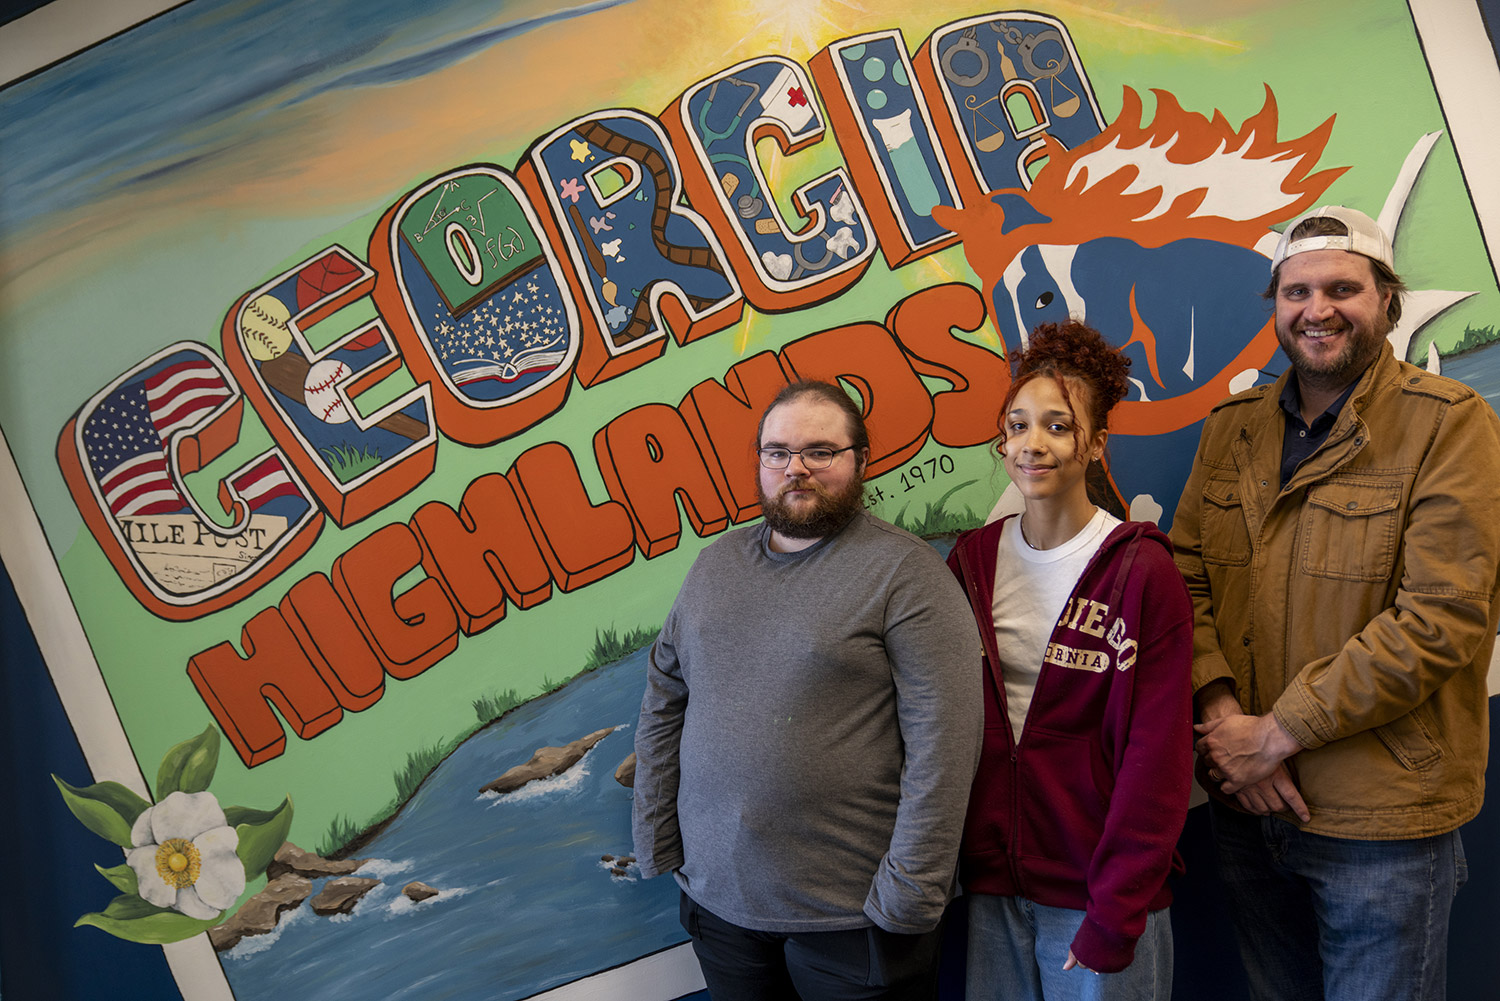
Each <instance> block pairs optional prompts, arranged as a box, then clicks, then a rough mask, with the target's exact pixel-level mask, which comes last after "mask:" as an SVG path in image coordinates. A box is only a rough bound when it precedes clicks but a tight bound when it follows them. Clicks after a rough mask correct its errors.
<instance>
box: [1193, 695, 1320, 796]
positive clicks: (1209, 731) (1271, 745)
mask: <svg viewBox="0 0 1500 1001" xmlns="http://www.w3.org/2000/svg"><path fill="white" fill-rule="evenodd" d="M1193 729H1194V730H1196V731H1197V732H1198V733H1200V734H1202V736H1201V737H1200V739H1199V740H1198V743H1197V744H1196V745H1194V749H1195V750H1197V752H1198V753H1199V754H1201V755H1202V756H1203V757H1204V758H1206V759H1207V761H1208V763H1209V766H1210V769H1211V771H1213V772H1216V773H1218V774H1219V775H1222V776H1224V784H1223V786H1222V788H1223V790H1224V791H1225V792H1227V793H1236V792H1239V791H1240V790H1241V789H1244V788H1246V787H1249V786H1253V785H1256V784H1257V783H1260V782H1262V780H1265V779H1269V778H1271V777H1272V776H1273V774H1275V773H1276V772H1277V771H1278V769H1279V770H1280V771H1281V772H1282V773H1283V775H1285V773H1286V769H1285V767H1284V766H1283V765H1282V764H1281V763H1282V762H1283V761H1285V760H1286V759H1287V758H1289V757H1291V756H1292V755H1294V754H1296V753H1297V752H1298V751H1300V750H1302V745H1301V744H1299V743H1297V741H1296V740H1295V739H1293V737H1292V735H1291V734H1289V733H1287V732H1286V730H1285V729H1283V728H1282V726H1281V724H1280V723H1278V722H1276V717H1275V716H1274V715H1273V714H1271V713H1267V714H1266V715H1264V716H1246V715H1244V714H1235V715H1229V716H1220V717H1218V718H1217V719H1211V720H1209V721H1208V722H1206V723H1199V724H1198V725H1197V726H1195V727H1193ZM1285 778H1286V781H1285V782H1283V783H1280V784H1278V783H1274V782H1273V783H1272V786H1271V790H1270V791H1274V792H1275V794H1276V797H1277V798H1279V799H1281V800H1283V801H1284V800H1285V799H1286V797H1285V794H1284V790H1285V789H1286V788H1291V789H1292V790H1293V791H1295V788H1296V787H1295V786H1293V785H1291V777H1290V775H1285ZM1266 801H1267V803H1268V804H1269V803H1270V802H1273V800H1272V798H1271V797H1270V796H1269V795H1268V796H1267V797H1266Z"/></svg>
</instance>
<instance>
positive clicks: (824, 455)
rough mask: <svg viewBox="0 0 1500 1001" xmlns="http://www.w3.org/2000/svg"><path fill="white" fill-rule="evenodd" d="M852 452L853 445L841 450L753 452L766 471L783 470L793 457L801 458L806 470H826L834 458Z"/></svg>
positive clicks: (767, 449)
mask: <svg viewBox="0 0 1500 1001" xmlns="http://www.w3.org/2000/svg"><path fill="white" fill-rule="evenodd" d="M853 450H854V446H853V445H845V446H844V447H843V448H823V447H822V446H819V447H817V448H757V449H756V450H755V451H756V452H758V453H759V454H760V464H761V465H762V466H765V467H766V468H767V469H785V468H786V467H787V466H788V465H790V464H791V461H792V456H794V455H800V456H802V465H804V466H806V467H807V468H808V469H827V468H828V467H829V466H831V465H833V457H834V456H836V455H838V454H839V453H840V452H851V451H853Z"/></svg>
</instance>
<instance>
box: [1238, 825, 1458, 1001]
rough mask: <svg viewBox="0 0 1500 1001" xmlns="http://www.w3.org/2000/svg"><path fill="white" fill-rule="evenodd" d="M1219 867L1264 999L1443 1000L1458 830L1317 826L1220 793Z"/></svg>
mask: <svg viewBox="0 0 1500 1001" xmlns="http://www.w3.org/2000/svg"><path fill="white" fill-rule="evenodd" d="M1209 809H1210V810H1211V811H1212V813H1211V815H1210V816H1211V819H1212V821H1213V832H1214V842H1215V844H1216V846H1217V849H1218V856H1219V877H1220V879H1222V880H1223V882H1224V886H1225V888H1226V890H1227V891H1228V894H1229V903H1230V910H1231V916H1232V917H1233V919H1234V925H1235V931H1236V933H1237V935H1238V938H1239V943H1240V956H1241V958H1242V959H1243V960H1244V963H1245V971H1246V973H1247V974H1248V975H1249V979H1250V996H1251V997H1252V998H1255V999H1256V1001H1443V998H1444V997H1445V996H1446V993H1447V966H1448V912H1449V910H1450V909H1451V908H1452V906H1453V895H1454V894H1455V893H1457V892H1458V888H1459V887H1461V886H1463V884H1464V880H1465V879H1466V878H1467V876H1468V867H1467V864H1466V862H1465V861H1464V849H1463V843H1462V841H1460V840H1459V836H1458V832H1457V831H1451V832H1449V833H1447V834H1440V835H1437V836H1435V837H1430V838H1416V839H1413V840H1410V841H1353V840H1348V839H1345V838H1329V837H1324V836H1321V835H1317V834H1307V833H1305V832H1304V831H1302V830H1300V829H1299V828H1298V827H1297V826H1296V825H1294V824H1290V823H1288V822H1286V821H1285V820H1282V819H1280V818H1279V817H1255V816H1251V815H1249V814H1246V813H1240V812H1238V811H1236V810H1231V809H1229V808H1228V807H1226V806H1223V805H1221V804H1219V803H1210V806H1209Z"/></svg>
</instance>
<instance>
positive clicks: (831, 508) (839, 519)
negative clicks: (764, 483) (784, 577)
mask: <svg viewBox="0 0 1500 1001" xmlns="http://www.w3.org/2000/svg"><path fill="white" fill-rule="evenodd" d="M788 490H811V491H813V492H814V493H816V494H817V495H818V496H817V500H816V501H815V502H814V503H813V504H811V505H808V506H803V507H800V508H798V509H796V510H794V509H793V508H792V507H791V505H789V504H788V503H787V502H786V501H785V500H783V499H782V495H783V494H784V493H785V492H786V491H788ZM756 492H757V493H759V494H760V508H761V513H762V514H764V515H765V518H766V524H767V525H770V526H771V529H772V530H773V531H775V532H778V533H780V534H781V535H784V536H786V537H787V538H788V539H821V538H823V537H824V536H825V535H829V534H831V533H833V532H836V531H838V530H839V529H840V528H843V527H844V523H845V522H847V521H848V520H849V519H850V518H852V517H853V516H854V513H855V512H856V511H858V510H859V509H860V508H861V507H863V506H864V503H865V481H864V479H863V478H862V477H860V476H857V475H856V476H854V477H852V478H851V479H850V480H849V482H848V483H847V484H846V485H845V486H843V487H841V488H839V489H838V490H829V489H827V488H826V487H824V486H823V484H821V483H819V482H818V481H817V480H815V479H812V478H811V477H808V478H806V479H800V480H793V481H791V482H789V483H785V484H782V485H781V486H780V487H778V488H777V491H776V496H775V497H767V496H766V491H765V489H764V488H763V487H761V485H760V483H759V482H758V481H757V483H756Z"/></svg>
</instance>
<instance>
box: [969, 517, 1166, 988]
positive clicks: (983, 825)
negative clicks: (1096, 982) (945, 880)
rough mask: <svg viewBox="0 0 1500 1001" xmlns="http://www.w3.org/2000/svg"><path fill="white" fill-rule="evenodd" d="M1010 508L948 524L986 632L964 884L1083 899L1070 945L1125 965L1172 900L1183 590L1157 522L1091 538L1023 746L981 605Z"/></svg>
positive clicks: (1061, 900)
mask: <svg viewBox="0 0 1500 1001" xmlns="http://www.w3.org/2000/svg"><path fill="white" fill-rule="evenodd" d="M1015 524H1017V521H1016V520H1015V518H1014V516H1012V517H1010V518H1005V519H1002V520H1000V521H998V522H995V523H993V524H990V525H986V526H985V527H984V528H981V529H976V530H974V531H972V532H965V533H964V534H962V535H960V536H959V537H958V542H957V543H956V544H955V545H954V548H953V552H952V553H951V554H950V555H949V557H948V566H949V567H950V568H952V570H953V572H954V573H955V574H956V575H957V576H958V579H959V581H960V582H961V583H962V584H963V585H964V588H965V590H966V591H967V593H968V596H969V604H970V605H971V606H972V607H973V610H974V618H975V620H976V622H977V623H978V626H979V634H980V637H981V639H982V640H983V643H984V651H985V655H984V674H985V686H984V690H985V707H984V717H985V718H984V751H983V755H982V757H981V758H980V762H979V773H978V774H977V775H976V776H975V778H974V787H973V791H972V792H971V793H970V796H969V813H968V817H967V819H966V820H965V822H964V841H963V848H962V854H961V868H960V874H961V878H962V881H963V885H964V889H965V890H966V891H968V892H970V893H988V894H995V895H997V896H1019V897H1025V898H1026V899H1028V900H1031V901H1034V902H1036V903H1039V904H1045V905H1047V906H1050V907H1067V908H1072V909H1075V910H1082V911H1084V912H1085V916H1084V920H1083V924H1082V926H1081V927H1080V928H1079V929H1078V934H1077V935H1076V936H1075V937H1074V939H1073V943H1072V949H1073V955H1074V956H1076V957H1077V958H1078V961H1079V962H1080V963H1082V964H1083V965H1084V966H1086V967H1088V968H1089V969H1091V970H1096V971H1098V972H1101V973H1112V972H1116V971H1118V970H1123V969H1124V968H1125V967H1127V966H1129V965H1130V961H1131V959H1132V958H1133V957H1134V956H1135V943H1136V940H1137V939H1138V938H1139V937H1140V935H1141V932H1142V931H1143V930H1144V929H1145V926H1146V914H1147V912H1148V911H1154V910H1158V909H1160V908H1162V907H1165V906H1167V904H1169V903H1171V900H1172V893H1171V890H1169V889H1168V887H1167V874H1168V873H1169V872H1180V871H1181V870H1182V859H1181V858H1180V856H1178V854H1177V851H1176V845H1177V837H1178V835H1179V834H1180V833H1181V832H1182V825H1183V822H1184V820H1185V819H1186V816H1187V804H1188V792H1189V786H1190V782H1191V777H1192V766H1193V729H1192V722H1193V721H1192V704H1191V698H1192V696H1191V676H1192V674H1191V672H1192V657H1193V620H1192V603H1191V602H1190V601H1189V599H1188V594H1187V588H1186V587H1185V586H1184V584H1183V582H1182V576H1181V575H1180V574H1179V573H1178V571H1177V567H1176V566H1175V565H1174V564H1173V562H1172V544H1171V543H1170V542H1168V541H1167V537H1166V536H1165V535H1163V534H1162V533H1161V532H1160V531H1158V530H1157V528H1156V526H1154V525H1151V524H1148V523H1145V522H1125V523H1124V524H1122V525H1119V526H1117V527H1116V528H1115V530H1114V531H1112V532H1110V534H1109V536H1108V538H1106V539H1105V540H1104V543H1103V544H1102V545H1101V546H1100V547H1099V551H1098V552H1097V553H1095V554H1094V557H1093V559H1091V560H1090V561H1089V563H1088V565H1087V566H1086V567H1085V568H1084V571H1083V575H1082V576H1081V577H1080V578H1079V579H1078V583H1077V585H1076V586H1075V587H1074V588H1073V593H1072V595H1071V596H1070V597H1069V598H1068V602H1067V604H1066V605H1065V606H1064V609H1063V615H1062V618H1061V620H1060V621H1059V622H1058V623H1057V625H1056V626H1055V627H1054V628H1053V630H1052V636H1051V641H1050V642H1049V644H1048V648H1047V653H1046V657H1045V662H1044V663H1043V665H1042V671H1041V676H1040V677H1039V678H1038V679H1037V685H1036V691H1035V693H1034V694H1033V695H1032V700H1031V707H1030V709H1029V710H1028V712H1027V716H1026V724H1025V727H1024V728H1023V730H1022V731H1021V739H1020V743H1019V744H1018V743H1017V742H1016V740H1015V738H1014V737H1013V735H1012V733H1011V727H1010V719H1009V717H1008V716H1007V715H1006V710H1005V684H1004V681H1003V679H1002V677H1001V670H1000V660H999V655H998V651H997V649H996V646H995V626H994V622H993V620H992V618H991V614H990V609H991V606H992V604H993V600H992V594H993V591H994V584H995V558H996V555H997V553H998V551H999V545H1000V537H1001V535H1002V534H1003V533H1004V532H1005V531H1006V530H1007V528H1008V527H1011V526H1014V525H1015Z"/></svg>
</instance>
